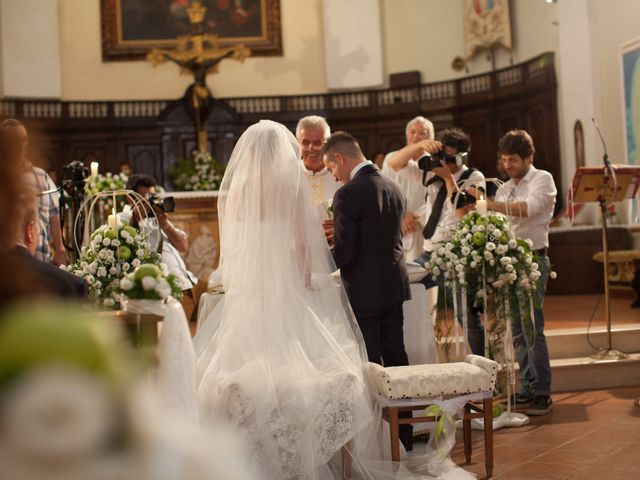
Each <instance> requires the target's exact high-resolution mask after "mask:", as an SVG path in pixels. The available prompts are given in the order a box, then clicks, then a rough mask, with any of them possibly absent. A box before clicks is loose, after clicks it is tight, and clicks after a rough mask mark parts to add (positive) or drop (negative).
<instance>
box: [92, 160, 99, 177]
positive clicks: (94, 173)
mask: <svg viewBox="0 0 640 480" xmlns="http://www.w3.org/2000/svg"><path fill="white" fill-rule="evenodd" d="M97 176H98V162H91V178H96V177H97Z"/></svg>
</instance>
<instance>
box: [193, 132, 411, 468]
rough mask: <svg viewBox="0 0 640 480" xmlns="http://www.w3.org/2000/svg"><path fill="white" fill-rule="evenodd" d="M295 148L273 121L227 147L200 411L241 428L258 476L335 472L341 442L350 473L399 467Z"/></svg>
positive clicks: (203, 343) (201, 356)
mask: <svg viewBox="0 0 640 480" xmlns="http://www.w3.org/2000/svg"><path fill="white" fill-rule="evenodd" d="M299 159H300V152H299V147H298V143H297V141H296V139H295V137H294V136H293V134H292V133H291V132H289V131H288V130H287V129H286V128H285V127H284V126H283V125H280V124H278V123H275V122H271V121H261V122H259V123H257V124H255V125H253V126H251V127H249V129H248V130H247V131H246V132H245V133H244V134H243V135H242V136H241V138H240V139H239V141H238V143H237V145H236V147H235V149H234V151H233V154H232V155H231V159H230V161H229V165H228V168H227V171H226V173H225V176H224V179H223V181H222V185H221V188H220V196H219V203H218V208H219V218H220V240H221V267H220V269H221V277H222V284H223V286H224V291H225V295H224V299H223V300H222V301H221V302H220V303H219V304H218V305H217V306H216V308H215V309H214V311H213V312H212V313H211V314H210V315H209V317H208V318H206V319H205V320H204V322H203V324H202V325H201V326H200V329H199V330H198V332H197V334H196V337H195V346H196V355H197V366H198V378H199V386H198V401H199V405H200V415H201V416H206V415H207V413H212V414H218V415H219V414H222V415H224V416H225V417H227V418H228V419H229V420H230V421H231V422H232V423H233V424H235V425H236V426H237V427H238V429H239V430H240V431H241V432H242V434H243V435H244V438H245V441H246V443H247V445H249V448H250V454H251V457H252V458H253V459H254V461H255V463H256V465H255V467H256V468H258V470H259V471H260V473H261V475H260V476H261V478H265V479H288V478H304V479H319V478H342V472H341V471H340V470H341V466H340V462H339V461H336V460H339V459H340V453H341V448H342V447H343V446H345V445H347V448H346V449H345V452H346V454H347V455H349V456H351V460H352V464H353V465H352V469H353V475H354V478H406V477H407V476H408V475H403V474H402V473H400V477H398V472H399V470H403V469H402V467H400V466H399V465H397V464H393V463H391V462H385V461H382V459H383V455H384V453H383V452H388V451H389V446H388V440H386V439H387V438H388V437H386V436H383V434H382V427H381V421H380V409H379V407H378V406H377V403H376V401H375V399H374V398H373V395H372V394H370V390H369V388H368V386H367V384H368V382H367V379H366V378H365V376H366V374H365V372H366V363H367V361H366V358H367V356H366V352H365V348H364V342H363V340H362V337H361V334H360V330H359V328H358V326H357V324H356V321H355V317H354V315H353V313H352V311H351V307H350V306H349V303H348V300H347V296H346V293H345V290H344V287H343V286H342V284H341V283H340V281H339V280H338V279H336V278H335V277H334V276H332V273H333V272H334V271H335V270H336V268H335V264H334V263H333V259H332V257H331V253H330V251H329V248H328V245H327V242H326V240H325V238H324V233H323V231H322V226H321V223H320V221H319V219H318V216H317V211H316V208H315V206H314V204H313V201H312V197H311V191H310V188H309V185H308V182H307V179H306V178H305V176H304V172H303V170H302V169H301V168H300V160H299ZM336 454H337V455H336ZM406 473H407V474H408V472H406ZM414 478H418V477H414Z"/></svg>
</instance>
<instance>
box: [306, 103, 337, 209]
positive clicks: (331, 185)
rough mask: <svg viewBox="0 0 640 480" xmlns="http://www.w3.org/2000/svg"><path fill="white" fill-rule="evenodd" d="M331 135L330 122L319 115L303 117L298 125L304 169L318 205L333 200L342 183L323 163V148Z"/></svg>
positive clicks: (314, 200)
mask: <svg viewBox="0 0 640 480" xmlns="http://www.w3.org/2000/svg"><path fill="white" fill-rule="evenodd" d="M330 136H331V129H330V128H329V124H328V123H327V121H326V120H325V119H324V118H323V117H320V116H318V115H309V116H307V117H303V118H301V119H300V121H299V122H298V125H297V126H296V138H297V139H298V143H300V150H301V153H302V165H303V167H304V168H303V169H304V172H305V174H306V175H307V180H309V186H310V187H311V194H312V196H313V202H314V203H315V204H316V205H322V204H328V203H330V202H331V201H333V195H334V194H335V193H336V191H337V190H338V188H340V184H339V183H338V182H336V180H335V179H334V178H333V175H331V173H330V172H329V170H327V169H326V168H325V166H324V164H323V163H322V149H323V147H324V143H325V142H326V141H327V139H328V138H329V137H330Z"/></svg>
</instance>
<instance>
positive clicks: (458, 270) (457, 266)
mask: <svg viewBox="0 0 640 480" xmlns="http://www.w3.org/2000/svg"><path fill="white" fill-rule="evenodd" d="M456 271H457V272H464V266H463V265H456Z"/></svg>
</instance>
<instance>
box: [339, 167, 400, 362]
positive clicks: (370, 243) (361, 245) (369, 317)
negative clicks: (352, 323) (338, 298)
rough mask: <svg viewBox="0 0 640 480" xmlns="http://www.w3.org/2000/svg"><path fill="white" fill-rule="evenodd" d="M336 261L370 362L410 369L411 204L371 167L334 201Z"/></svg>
mask: <svg viewBox="0 0 640 480" xmlns="http://www.w3.org/2000/svg"><path fill="white" fill-rule="evenodd" d="M333 212H334V237H333V239H334V247H333V250H332V251H333V258H334V260H335V262H336V265H337V267H338V268H339V269H340V274H341V277H342V281H343V283H344V286H345V289H346V291H347V295H348V297H349V302H350V303H351V307H352V308H353V311H354V313H355V316H356V319H357V320H358V324H359V325H360V329H361V330H362V335H363V337H364V341H365V344H366V347H367V352H368V355H369V361H371V362H375V363H382V362H384V364H385V365H386V366H397V365H407V364H408V361H407V353H406V351H405V349H404V340H403V333H402V326H403V321H404V318H403V312H402V303H403V302H404V301H405V300H408V299H410V298H411V293H410V289H409V278H408V275H407V269H406V266H405V263H404V256H403V250H402V221H403V218H404V213H405V200H404V197H403V195H402V193H401V192H400V189H399V188H398V185H397V184H396V183H395V182H393V181H392V180H390V179H388V178H386V177H385V176H384V175H381V174H380V171H379V170H378V169H377V167H375V166H373V165H367V166H365V167H363V168H361V169H360V170H359V171H358V172H357V173H356V175H355V176H354V178H353V179H352V180H351V181H350V182H349V183H347V184H346V185H344V186H343V187H341V188H340V189H339V190H338V191H337V192H336V194H335V196H334V199H333Z"/></svg>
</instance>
